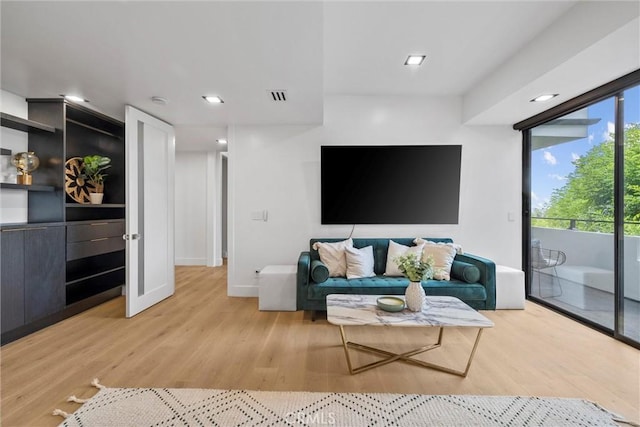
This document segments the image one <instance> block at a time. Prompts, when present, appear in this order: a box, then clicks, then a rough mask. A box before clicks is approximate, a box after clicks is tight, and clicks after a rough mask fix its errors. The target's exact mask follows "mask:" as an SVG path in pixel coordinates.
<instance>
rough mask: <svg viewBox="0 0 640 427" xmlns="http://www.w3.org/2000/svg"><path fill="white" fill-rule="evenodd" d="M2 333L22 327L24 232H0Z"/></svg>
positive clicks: (0, 320)
mask: <svg viewBox="0 0 640 427" xmlns="http://www.w3.org/2000/svg"><path fill="white" fill-rule="evenodd" d="M0 248H1V250H2V258H1V263H0V264H1V265H0V276H1V278H0V280H1V281H2V284H1V288H2V294H1V295H0V302H1V304H2V307H0V310H2V311H1V313H0V314H1V316H2V319H0V322H1V323H0V326H1V327H2V333H4V332H6V331H10V330H12V329H15V328H17V327H19V326H22V325H24V231H23V230H6V231H2V232H0Z"/></svg>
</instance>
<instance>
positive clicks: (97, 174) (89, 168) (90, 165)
mask: <svg viewBox="0 0 640 427" xmlns="http://www.w3.org/2000/svg"><path fill="white" fill-rule="evenodd" d="M110 167H111V159H110V158H109V157H105V156H100V155H98V154H94V155H93V156H85V157H83V158H82V177H83V178H84V179H85V180H86V181H88V182H89V183H90V184H91V185H92V186H93V188H94V189H93V191H91V190H90V193H89V197H90V198H91V204H100V203H102V198H103V196H104V179H105V177H107V176H108V175H107V174H106V173H104V171H105V170H107V169H109V168H110Z"/></svg>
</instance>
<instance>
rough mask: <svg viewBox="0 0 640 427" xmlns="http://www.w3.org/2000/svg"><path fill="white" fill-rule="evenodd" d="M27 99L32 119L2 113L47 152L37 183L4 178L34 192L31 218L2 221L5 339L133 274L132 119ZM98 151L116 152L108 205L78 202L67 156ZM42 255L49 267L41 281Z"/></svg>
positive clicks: (75, 308) (115, 290) (34, 147)
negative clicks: (129, 230) (128, 170)
mask: <svg viewBox="0 0 640 427" xmlns="http://www.w3.org/2000/svg"><path fill="white" fill-rule="evenodd" d="M27 102H28V112H29V113H28V114H29V119H28V120H27V119H23V118H20V117H16V116H12V115H10V114H6V113H2V115H1V118H2V126H3V127H8V128H11V129H15V130H19V131H23V132H27V133H28V137H29V146H28V150H29V151H33V152H35V153H36V155H37V156H38V158H39V159H40V167H39V168H38V169H37V170H36V171H34V173H33V185H29V186H27V185H21V184H10V183H1V184H0V188H2V189H8V190H18V191H20V190H21V191H27V194H28V215H27V217H28V222H27V223H26V224H23V225H20V224H18V225H16V224H12V225H8V224H5V225H0V231H1V233H0V243H1V246H2V270H1V271H2V299H1V300H2V322H1V324H2V343H3V344H4V343H7V342H10V341H12V340H14V339H17V338H19V337H21V336H24V335H26V334H28V333H31V332H33V331H35V330H37V329H40V328H42V327H45V326H48V325H50V324H52V323H54V322H56V321H59V320H61V319H64V318H65V317H68V316H70V315H73V314H76V313H78V312H80V311H83V310H86V309H87V308H90V307H92V306H95V305H97V304H100V303H102V302H104V301H106V300H108V299H111V298H114V297H116V296H119V295H121V294H122V285H123V284H124V283H125V273H126V268H125V264H126V262H125V241H124V240H123V239H122V235H123V234H124V227H125V209H126V205H125V162H124V156H125V150H124V123H122V122H121V121H119V120H116V119H113V118H111V117H109V116H106V115H104V114H102V113H99V112H96V111H93V110H91V109H89V108H86V107H84V106H82V105H77V104H72V103H69V102H68V101H65V100H63V99H27ZM2 154H3V155H7V154H11V152H10V151H9V150H4V149H3V151H2ZM93 154H99V155H102V156H108V157H109V158H111V165H112V166H111V168H110V169H109V176H108V178H107V179H106V182H105V195H104V204H101V205H90V204H80V203H76V202H75V201H74V200H73V199H72V198H70V197H69V196H68V195H67V194H66V192H65V190H64V180H65V162H66V161H67V160H68V159H70V158H72V157H84V156H86V155H93ZM38 233H40V237H37V236H38ZM35 255H37V256H35ZM38 260H39V261H38ZM42 260H49V261H47V262H50V264H46V265H47V270H48V271H49V273H47V276H46V277H44V278H42V277H38V278H37V279H38V280H37V281H34V277H35V276H37V275H38V274H37V273H36V271H40V270H42V269H43V265H41V264H40V263H41V262H43V261H42ZM34 262H36V263H38V265H35V264H34V265H31V264H33V263H34ZM36 267H37V268H36ZM32 283H33V284H32ZM36 283H37V286H36V285H35V284H36ZM29 284H32V285H29ZM34 286H35V288H34Z"/></svg>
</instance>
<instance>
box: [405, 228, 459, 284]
mask: <svg viewBox="0 0 640 427" xmlns="http://www.w3.org/2000/svg"><path fill="white" fill-rule="evenodd" d="M415 243H416V244H418V245H419V244H424V249H423V250H422V259H423V260H425V261H426V260H427V258H428V257H430V256H431V257H433V278H434V279H436V280H450V279H451V264H452V263H453V259H454V258H455V257H456V248H454V247H453V245H452V244H451V243H442V242H439V243H436V242H432V241H429V240H424V239H421V238H420V237H418V238H417V239H416V240H415Z"/></svg>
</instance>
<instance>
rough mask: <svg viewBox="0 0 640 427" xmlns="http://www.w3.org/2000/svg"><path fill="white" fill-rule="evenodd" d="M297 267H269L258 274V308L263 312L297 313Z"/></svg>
mask: <svg viewBox="0 0 640 427" xmlns="http://www.w3.org/2000/svg"><path fill="white" fill-rule="evenodd" d="M296 273H297V267H296V266H295V265H267V266H266V267H264V268H263V269H262V270H260V273H259V274H258V298H259V299H258V308H259V309H260V310H261V311H296V308H297V303H296V296H297V292H296Z"/></svg>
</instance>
